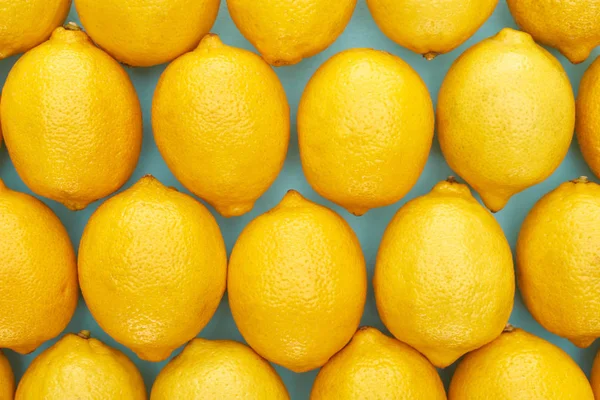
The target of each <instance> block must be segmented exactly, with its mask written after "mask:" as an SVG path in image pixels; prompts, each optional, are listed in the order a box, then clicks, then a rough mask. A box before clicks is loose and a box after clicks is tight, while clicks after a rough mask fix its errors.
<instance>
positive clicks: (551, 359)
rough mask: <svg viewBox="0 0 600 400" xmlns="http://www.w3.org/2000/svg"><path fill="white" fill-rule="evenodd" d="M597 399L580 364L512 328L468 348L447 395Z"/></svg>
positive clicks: (455, 399) (454, 398)
mask: <svg viewBox="0 0 600 400" xmlns="http://www.w3.org/2000/svg"><path fill="white" fill-rule="evenodd" d="M490 397H491V398H494V399H511V400H533V399H539V400H542V399H544V400H545V399H577V400H593V399H594V395H593V394H592V389H591V387H590V384H589V382H588V380H587V378H586V376H585V374H584V373H583V371H581V369H580V368H579V366H578V365H577V364H576V363H575V362H574V361H573V360H572V359H571V358H570V357H569V355H568V354H567V353H565V352H564V351H563V350H561V349H560V348H558V347H556V346H555V345H553V344H552V343H550V342H547V341H545V340H543V339H541V338H539V337H536V336H534V335H532V334H530V333H527V332H525V331H522V330H521V329H514V328H512V327H510V328H508V330H507V332H504V333H503V334H502V335H500V337H499V338H498V339H496V340H494V341H493V342H492V343H490V344H488V345H486V346H484V347H482V348H481V349H478V350H475V351H474V352H472V353H470V354H467V356H466V357H465V358H464V359H463V360H462V361H461V363H460V364H458V368H457V369H456V372H455V373H454V377H453V378H452V382H451V383H450V390H449V392H448V399H449V400H487V399H490Z"/></svg>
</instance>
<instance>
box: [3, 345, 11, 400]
mask: <svg viewBox="0 0 600 400" xmlns="http://www.w3.org/2000/svg"><path fill="white" fill-rule="evenodd" d="M14 393H15V376H14V375H13V371H12V368H11V367H10V364H9V363H8V360H7V359H6V356H4V354H3V353H2V351H0V399H6V400H9V399H12V398H13V394H14Z"/></svg>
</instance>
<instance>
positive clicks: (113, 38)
mask: <svg viewBox="0 0 600 400" xmlns="http://www.w3.org/2000/svg"><path fill="white" fill-rule="evenodd" d="M219 4H220V0H102V1H98V0H75V7H76V8H77V13H78V14H79V17H80V18H81V23H82V24H83V26H84V27H85V30H86V31H87V32H88V34H89V35H90V36H91V38H92V39H94V42H96V43H98V45H99V46H100V47H102V48H103V49H104V50H106V51H107V52H108V53H109V54H110V55H112V56H113V57H114V58H116V59H117V60H119V61H121V62H123V63H125V64H127V65H131V66H134V67H150V66H153V65H157V64H162V63H166V62H169V61H171V60H173V59H175V58H177V57H179V56H180V55H182V54H183V53H186V52H188V51H190V50H192V49H193V48H194V47H196V46H197V45H198V43H199V42H200V39H202V37H203V36H204V35H206V34H207V33H208V32H209V31H210V29H211V28H212V26H213V24H214V22H215V19H216V18H217V13H218V12H219Z"/></svg>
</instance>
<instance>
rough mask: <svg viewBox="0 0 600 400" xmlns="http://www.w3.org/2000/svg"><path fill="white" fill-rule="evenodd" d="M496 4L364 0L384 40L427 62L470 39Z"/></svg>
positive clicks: (470, 0) (471, 0) (489, 1)
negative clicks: (415, 54) (389, 40)
mask: <svg viewBox="0 0 600 400" xmlns="http://www.w3.org/2000/svg"><path fill="white" fill-rule="evenodd" d="M497 4H498V0H367V5H368V6H369V10H370V11H371V15H373V19H375V22H376V23H377V25H378V26H379V28H380V29H381V30H382V31H383V33H385V35H386V36H387V37H389V38H390V39H392V40H393V41H394V42H396V43H398V44H399V45H400V46H403V47H406V48H408V49H410V50H412V51H414V52H415V53H418V54H423V56H424V57H425V58H427V59H428V60H431V59H433V58H434V57H435V56H437V55H438V54H444V53H448V52H450V51H452V50H454V49H455V48H457V47H458V46H460V45H461V44H463V43H464V42H465V41H466V40H467V39H469V38H470V37H471V36H473V34H474V33H475V32H476V31H477V29H479V28H480V27H481V25H483V24H484V22H485V21H486V20H487V19H488V18H489V17H490V15H492V12H494V9H495V8H496V5H497ZM399 21H401V22H400V23H399Z"/></svg>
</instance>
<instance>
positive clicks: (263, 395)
mask: <svg viewBox="0 0 600 400" xmlns="http://www.w3.org/2000/svg"><path fill="white" fill-rule="evenodd" d="M289 398H290V397H289V395H288V393H287V390H286V388H285V386H284V384H283V382H282V381H281V378H280V377H279V375H277V372H275V370H274V369H273V367H271V365H270V364H269V363H268V362H267V361H265V360H264V359H263V358H261V357H260V356H259V355H258V354H256V353H255V352H254V351H252V349H250V348H248V347H247V346H245V345H243V344H241V343H238V342H234V341H231V340H205V339H194V340H192V341H191V342H190V343H189V344H188V345H187V346H186V347H185V349H183V352H182V353H181V354H180V355H178V356H177V357H175V358H174V359H173V360H171V361H170V362H169V363H168V364H167V366H166V367H165V368H164V369H163V370H162V371H161V372H160V374H159V375H158V377H157V378H156V381H155V382H154V386H153V387H152V394H151V395H150V399H151V400H171V399H238V400H243V399H257V400H258V399H265V400H267V399H268V400H289Z"/></svg>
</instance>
